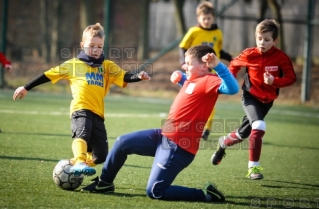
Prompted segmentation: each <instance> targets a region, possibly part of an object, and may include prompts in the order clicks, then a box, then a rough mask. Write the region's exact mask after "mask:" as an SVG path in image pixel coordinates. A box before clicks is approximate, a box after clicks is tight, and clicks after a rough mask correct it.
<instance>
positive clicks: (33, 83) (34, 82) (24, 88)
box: [13, 74, 50, 100]
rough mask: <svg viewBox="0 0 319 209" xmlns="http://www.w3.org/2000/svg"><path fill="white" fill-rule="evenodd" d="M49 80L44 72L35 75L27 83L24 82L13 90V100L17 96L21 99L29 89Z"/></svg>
mask: <svg viewBox="0 0 319 209" xmlns="http://www.w3.org/2000/svg"><path fill="white" fill-rule="evenodd" d="M49 81H50V79H49V78H48V77H46V76H45V75H44V74H41V75H39V76H37V77H35V78H34V79H33V80H31V81H30V82H29V83H27V84H25V85H24V86H20V87H18V88H17V89H16V90H15V92H14V94H13V100H16V99H17V98H19V99H22V98H23V97H25V95H26V94H27V93H28V91H29V90H31V89H32V88H34V87H36V86H38V85H41V84H43V83H47V82H49Z"/></svg>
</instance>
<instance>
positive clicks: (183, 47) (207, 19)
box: [179, 1, 232, 140]
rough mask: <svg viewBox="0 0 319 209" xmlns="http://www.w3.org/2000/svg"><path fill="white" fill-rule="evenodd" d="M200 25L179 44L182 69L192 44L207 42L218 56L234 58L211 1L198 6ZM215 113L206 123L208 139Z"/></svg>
mask: <svg viewBox="0 0 319 209" xmlns="http://www.w3.org/2000/svg"><path fill="white" fill-rule="evenodd" d="M196 14H197V21H198V25H197V26H194V27H191V28H190V29H189V30H188V32H187V33H186V35H185V36H184V38H183V40H182V41H181V43H180V44H179V47H180V63H181V66H182V69H184V66H183V65H184V64H185V61H184V60H185V52H186V51H187V49H189V48H190V47H192V46H196V45H201V44H207V45H209V46H211V47H212V48H213V49H214V51H215V53H216V56H217V57H218V58H220V59H225V60H227V61H231V60H232V56H231V55H230V54H228V53H227V52H225V51H223V50H222V48H223V33H222V31H221V30H220V29H219V28H218V27H217V25H216V24H215V23H214V21H215V8H214V6H213V4H212V3H210V2H207V1H205V2H202V3H201V4H199V5H198V6H197V8H196ZM214 114H215V109H213V111H212V113H211V115H210V117H209V119H208V121H207V123H206V125H205V128H204V132H203V134H202V138H203V139H204V140H207V138H208V136H209V134H210V130H211V127H212V124H213V118H214Z"/></svg>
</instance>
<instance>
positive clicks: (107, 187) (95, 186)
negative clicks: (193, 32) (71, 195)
mask: <svg viewBox="0 0 319 209" xmlns="http://www.w3.org/2000/svg"><path fill="white" fill-rule="evenodd" d="M92 181H93V183H91V184H90V185H88V186H86V187H83V188H82V189H81V192H90V193H114V190H115V187H114V184H108V183H105V182H104V181H102V180H99V178H98V177H96V178H94V179H92Z"/></svg>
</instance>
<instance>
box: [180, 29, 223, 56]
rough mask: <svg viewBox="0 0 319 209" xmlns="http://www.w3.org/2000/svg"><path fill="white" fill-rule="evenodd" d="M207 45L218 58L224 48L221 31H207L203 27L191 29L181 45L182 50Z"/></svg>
mask: <svg viewBox="0 0 319 209" xmlns="http://www.w3.org/2000/svg"><path fill="white" fill-rule="evenodd" d="M201 44H207V45H209V46H211V47H212V48H213V49H214V51H215V53H216V56H217V57H218V58H220V50H222V47H223V33H222V31H221V30H220V29H215V30H205V29H203V28H201V27H198V26H194V27H191V28H190V29H189V30H188V32H187V33H186V35H185V36H184V38H183V40H182V41H181V43H180V44H179V47H180V48H183V49H189V48H191V47H192V46H196V45H201Z"/></svg>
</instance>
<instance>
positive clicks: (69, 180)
mask: <svg viewBox="0 0 319 209" xmlns="http://www.w3.org/2000/svg"><path fill="white" fill-rule="evenodd" d="M71 167H72V163H71V162H70V160H66V159H64V160H60V161H59V162H58V164H57V165H56V166H55V168H54V170H53V181H54V183H55V184H56V185H57V186H58V187H60V188H61V189H64V190H75V189H76V188H78V187H79V186H81V184H82V182H83V179H84V175H83V174H81V175H80V176H74V175H73V174H71V173H70V169H71Z"/></svg>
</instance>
